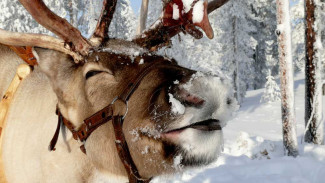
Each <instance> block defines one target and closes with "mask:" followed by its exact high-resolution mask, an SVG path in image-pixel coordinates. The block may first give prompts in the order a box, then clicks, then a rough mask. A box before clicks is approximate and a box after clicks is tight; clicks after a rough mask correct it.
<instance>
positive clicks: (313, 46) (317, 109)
mask: <svg viewBox="0 0 325 183" xmlns="http://www.w3.org/2000/svg"><path fill="white" fill-rule="evenodd" d="M305 5H306V8H305V9H306V66H305V70H306V71H305V72H306V85H305V86H306V89H305V94H306V96H305V125H306V128H307V129H306V134H305V142H309V143H311V142H312V143H314V144H322V143H323V139H324V134H323V133H324V132H323V131H324V124H323V119H322V118H323V116H322V85H323V82H322V77H321V70H322V68H321V67H322V65H321V59H322V54H321V52H322V51H323V48H322V43H321V28H320V25H321V15H320V14H319V13H318V12H319V11H320V10H321V9H320V3H319V0H306V4H305Z"/></svg>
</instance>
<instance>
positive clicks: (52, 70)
mask: <svg viewBox="0 0 325 183" xmlns="http://www.w3.org/2000/svg"><path fill="white" fill-rule="evenodd" d="M36 52H37V55H38V65H39V67H40V70H41V71H42V72H43V73H45V75H46V76H47V77H48V78H49V80H50V84H51V86H52V88H53V90H54V92H55V93H56V95H57V97H58V99H59V101H61V102H63V99H64V98H63V95H66V94H67V93H69V92H68V88H69V83H70V81H71V79H72V76H73V73H74V72H73V71H74V70H75V68H76V64H75V62H74V60H73V59H72V57H71V56H69V55H66V54H64V53H61V52H58V51H54V50H48V49H36Z"/></svg>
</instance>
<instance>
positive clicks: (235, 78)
mask: <svg viewBox="0 0 325 183" xmlns="http://www.w3.org/2000/svg"><path fill="white" fill-rule="evenodd" d="M232 27H233V36H234V37H233V46H234V61H233V64H234V67H235V69H234V74H233V77H234V78H233V80H234V88H235V97H236V100H237V101H238V103H241V96H240V87H239V78H238V74H239V73H238V60H237V58H236V55H237V17H234V19H233V22H232Z"/></svg>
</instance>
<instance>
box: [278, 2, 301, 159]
mask: <svg viewBox="0 0 325 183" xmlns="http://www.w3.org/2000/svg"><path fill="white" fill-rule="evenodd" d="M276 4H277V22H278V28H277V31H276V32H277V35H278V42H279V61H280V81H281V109H282V129H283V144H284V147H285V154H286V155H289V156H294V157H296V156H297V155H298V154H299V153H298V143H297V134H296V119H295V107H294V105H295V103H294V91H293V64H292V55H291V54H292V52H291V24H290V12H289V0H277V1H276Z"/></svg>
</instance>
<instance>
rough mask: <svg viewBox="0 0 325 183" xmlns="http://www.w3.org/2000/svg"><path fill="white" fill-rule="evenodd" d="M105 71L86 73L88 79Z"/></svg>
mask: <svg viewBox="0 0 325 183" xmlns="http://www.w3.org/2000/svg"><path fill="white" fill-rule="evenodd" d="M102 72H103V71H93V70H92V71H88V72H87V74H86V79H89V78H90V77H93V76H95V75H97V74H99V73H102Z"/></svg>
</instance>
